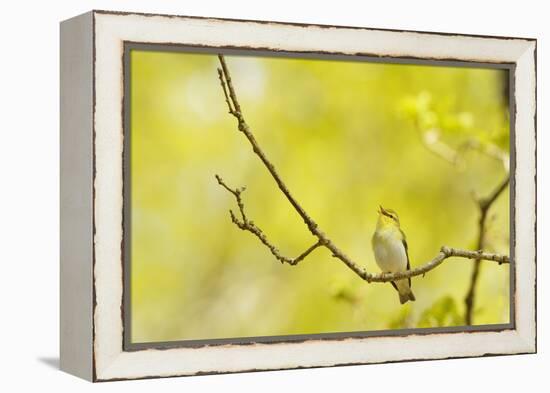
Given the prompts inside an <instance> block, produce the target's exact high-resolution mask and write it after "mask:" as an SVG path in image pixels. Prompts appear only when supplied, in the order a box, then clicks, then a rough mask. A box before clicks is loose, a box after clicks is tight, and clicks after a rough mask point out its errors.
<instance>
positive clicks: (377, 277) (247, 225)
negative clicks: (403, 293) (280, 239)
mask: <svg viewBox="0 0 550 393" xmlns="http://www.w3.org/2000/svg"><path fill="white" fill-rule="evenodd" d="M218 58H219V61H220V64H221V68H219V69H218V76H219V79H220V83H221V85H222V89H223V92H224V96H225V99H226V103H227V106H228V108H229V113H230V114H231V115H233V116H234V117H235V118H236V119H237V123H238V124H237V127H238V129H239V131H240V132H242V133H243V134H244V135H245V136H246V138H247V139H248V141H249V142H250V145H251V146H252V150H253V151H254V153H255V154H256V155H257V156H258V157H259V158H260V160H261V161H262V163H263V164H264V165H265V167H266V168H267V170H268V171H269V173H270V174H271V176H272V177H273V179H274V180H275V182H276V183H277V186H278V187H279V189H280V190H281V192H282V193H283V194H284V195H285V196H286V198H287V200H288V201H289V202H290V204H291V205H292V206H293V207H294V210H296V212H297V213H298V214H299V215H300V217H301V218H302V220H303V221H304V223H305V224H306V226H307V227H308V229H309V231H310V232H311V234H312V235H313V236H315V237H316V238H317V242H316V243H315V244H313V245H312V246H310V247H309V248H308V249H306V250H305V251H304V252H303V253H302V254H300V255H299V256H298V257H296V258H288V257H285V256H283V255H282V254H281V253H280V252H279V250H278V249H277V248H276V247H275V246H274V245H273V244H271V242H269V240H268V239H267V237H266V235H265V234H264V233H263V232H262V231H261V230H260V228H258V227H257V226H256V225H255V224H254V222H253V221H250V220H249V219H248V218H247V216H246V213H245V211H244V203H243V201H242V197H241V194H242V192H243V191H244V188H241V189H232V188H230V187H229V186H227V184H226V183H225V182H224V181H223V179H222V178H221V177H220V176H218V175H216V179H217V181H218V183H219V184H220V185H221V186H222V187H224V188H225V189H226V190H227V191H229V192H230V193H231V194H233V196H234V197H235V199H236V201H237V205H238V206H239V210H240V213H241V218H242V220H239V219H238V218H237V217H236V216H235V214H234V213H233V211H231V210H230V215H231V220H232V221H233V223H235V225H237V226H238V227H239V228H240V229H242V230H245V231H248V232H251V233H252V234H254V235H255V236H256V237H257V238H258V239H259V240H260V241H261V242H262V243H263V244H264V245H265V246H266V247H267V248H268V249H269V250H270V251H271V253H272V254H273V255H274V256H275V258H277V260H279V261H280V262H282V263H288V264H290V265H296V264H298V263H299V262H300V261H302V260H304V259H305V258H306V257H307V256H308V255H309V254H310V253H311V252H312V251H313V250H315V249H317V248H319V247H325V248H327V249H328V250H330V252H331V253H332V256H333V257H335V258H338V259H339V260H341V261H342V262H343V263H344V264H346V266H348V267H349V268H350V269H351V270H352V271H353V272H354V273H355V274H357V275H358V276H359V277H361V278H362V279H363V280H365V281H367V282H389V281H395V280H401V279H405V278H410V277H415V276H419V275H424V274H426V273H427V272H429V271H430V270H432V269H434V268H436V267H437V266H439V265H440V264H441V263H442V262H443V261H444V260H446V259H448V258H450V257H459V258H467V259H484V260H489V261H495V262H498V263H499V264H501V263H509V259H508V257H507V256H505V255H498V254H490V253H486V252H483V251H481V250H480V251H467V250H459V249H454V248H450V247H442V248H441V250H440V252H439V254H438V255H437V256H436V257H435V258H434V259H432V260H431V261H429V262H427V263H425V264H424V265H422V266H420V267H418V268H416V269H413V270H407V271H404V272H398V273H381V274H371V273H368V272H367V270H366V269H365V268H363V267H361V266H360V265H358V264H357V263H355V262H354V261H353V260H351V259H350V258H349V257H348V256H347V255H346V254H344V252H342V251H341V250H340V249H339V248H338V247H337V246H336V245H335V244H334V243H333V242H332V241H331V240H330V239H329V238H328V237H327V236H326V235H325V233H324V232H323V231H321V229H320V228H319V226H318V225H317V223H316V222H315V221H314V220H313V219H312V218H311V217H310V216H309V215H308V214H307V213H306V211H305V210H304V208H303V207H302V206H301V205H300V204H299V203H298V201H297V200H296V199H295V198H294V197H293V196H292V194H291V193H290V191H289V189H288V187H287V186H286V184H285V183H284V182H283V180H282V179H281V177H280V176H279V174H278V172H277V170H276V169H275V166H274V165H273V164H272V163H271V161H269V159H268V158H267V156H266V155H265V153H264V152H263V150H262V149H261V148H260V146H259V144H258V142H257V141H256V138H255V137H254V135H253V134H252V131H251V130H250V128H249V126H248V124H247V123H246V121H245V119H244V116H243V114H242V111H241V107H240V105H239V102H238V100H237V94H236V92H235V88H234V87H233V82H232V80H231V75H230V73H229V70H228V68H227V64H226V63H225V59H224V57H223V56H222V55H219V56H218ZM495 198H496V196H495Z"/></svg>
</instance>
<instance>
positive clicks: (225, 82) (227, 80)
mask: <svg viewBox="0 0 550 393" xmlns="http://www.w3.org/2000/svg"><path fill="white" fill-rule="evenodd" d="M218 58H219V60H220V64H221V67H222V68H221V69H218V74H220V72H221V73H222V75H223V77H221V78H220V81H221V84H222V87H223V89H224V90H225V89H226V88H227V90H228V91H229V97H230V98H231V103H232V104H233V108H235V112H234V113H232V115H233V116H235V118H236V119H237V121H238V128H239V131H241V132H242V133H243V134H244V135H245V136H246V138H247V139H248V141H249V142H250V145H251V146H252V150H253V151H254V153H255V154H256V155H257V156H258V157H259V158H260V160H261V161H262V162H263V164H264V165H265V167H266V168H267V170H268V171H269V173H270V174H271V176H272V177H273V179H274V180H275V182H276V183H277V186H278V187H279V190H281V192H282V193H283V194H284V195H285V196H286V198H287V199H288V201H289V202H290V204H291V205H292V207H294V210H296V212H297V213H298V214H299V215H300V217H301V218H302V220H303V221H304V223H305V224H306V225H307V227H308V229H309V231H310V232H311V233H312V234H313V235H314V236H315V237H317V238H318V239H319V241H320V242H321V243H322V245H323V246H325V247H326V248H328V249H329V250H330V251H331V252H332V255H333V256H334V257H335V258H338V259H340V260H341V261H342V262H344V263H345V264H346V265H347V266H348V267H349V268H350V269H351V270H353V271H354V272H355V273H356V274H364V272H365V269H364V268H362V267H360V266H359V265H358V264H357V263H355V262H354V261H353V260H352V259H351V258H349V257H348V256H347V255H346V254H344V252H343V251H341V250H340V249H339V248H338V247H336V245H335V244H334V243H333V242H332V241H331V240H330V239H329V238H328V237H327V236H326V235H325V234H324V233H323V232H322V231H321V230H320V229H319V227H318V225H317V223H316V222H315V221H313V219H312V218H311V217H310V216H309V215H308V214H307V213H306V211H305V210H304V208H302V206H301V205H300V204H299V203H298V201H297V200H296V199H295V198H294V197H293V196H292V194H291V193H290V191H289V189H288V187H287V186H286V184H285V183H284V182H283V180H282V179H281V177H280V176H279V174H278V173H277V170H276V169H275V166H274V165H273V164H272V163H271V161H269V160H268V158H267V156H266V155H265V153H264V152H263V150H262V149H261V148H260V146H259V145H258V142H257V141H256V138H254V135H253V134H252V132H251V131H250V128H249V126H248V124H246V121H245V120H244V117H243V114H242V112H241V106H240V105H239V101H238V100H237V94H236V93H235V88H234V87H233V83H232V81H231V75H230V73H229V69H228V68H227V64H226V63H225V59H224V57H223V56H222V55H219V56H218Z"/></svg>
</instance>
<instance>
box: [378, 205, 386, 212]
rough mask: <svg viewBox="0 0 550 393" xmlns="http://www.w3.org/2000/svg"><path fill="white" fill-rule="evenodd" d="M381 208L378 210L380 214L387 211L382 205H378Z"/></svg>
mask: <svg viewBox="0 0 550 393" xmlns="http://www.w3.org/2000/svg"><path fill="white" fill-rule="evenodd" d="M378 207H379V208H380V210H378V213H379V214H383V213H384V212H385V210H384V208H383V207H382V205H379V206H378Z"/></svg>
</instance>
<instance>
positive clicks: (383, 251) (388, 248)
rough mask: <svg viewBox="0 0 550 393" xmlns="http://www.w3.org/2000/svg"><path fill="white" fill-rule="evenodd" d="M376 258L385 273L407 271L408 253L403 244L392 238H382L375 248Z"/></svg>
mask: <svg viewBox="0 0 550 393" xmlns="http://www.w3.org/2000/svg"><path fill="white" fill-rule="evenodd" d="M374 257H375V259H376V263H377V264H378V267H380V269H381V270H382V271H383V272H400V271H404V270H407V253H406V251H405V247H404V246H403V243H402V242H401V241H400V240H398V239H395V238H394V237H390V236H384V235H382V236H380V237H379V238H378V241H377V242H376V244H375V246H374Z"/></svg>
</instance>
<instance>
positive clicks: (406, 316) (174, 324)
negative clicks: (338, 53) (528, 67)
mask: <svg viewBox="0 0 550 393" xmlns="http://www.w3.org/2000/svg"><path fill="white" fill-rule="evenodd" d="M227 61H228V66H229V67H230V70H231V72H232V76H233V80H234V84H235V88H236V90H237V94H238V95H239V100H240V103H241V106H242V108H243V112H244V115H245V117H246V119H247V122H248V123H249V125H250V126H251V128H252V130H253V132H254V134H255V135H256V138H257V139H258V141H259V143H260V144H261V145H262V147H263V148H264V150H265V152H266V154H267V155H268V156H269V157H270V159H271V160H272V161H273V163H274V164H275V166H276V167H277V170H278V171H279V173H280V175H281V176H282V177H283V179H285V181H286V182H287V184H288V186H289V187H290V189H291V191H292V192H293V194H294V195H295V196H296V198H297V199H298V200H299V201H300V202H301V203H302V205H303V206H304V208H305V209H306V210H307V211H308V212H309V213H310V215H311V216H312V217H313V218H314V219H315V220H316V221H317V222H318V223H319V225H320V226H321V227H322V228H323V230H324V231H325V232H326V233H327V234H328V236H329V237H330V238H331V239H333V240H334V241H335V242H336V244H338V245H339V246H340V247H341V248H342V249H343V250H345V251H346V253H347V254H348V255H349V256H350V257H352V258H353V259H355V260H357V261H358V262H360V263H362V264H365V265H366V267H367V269H369V270H371V271H378V270H379V269H378V267H377V266H376V264H375V262H374V258H373V254H372V250H371V246H370V238H371V235H372V233H373V231H374V228H375V224H376V218H377V214H376V209H377V207H378V205H379V204H383V205H384V206H385V207H389V208H393V209H395V210H397V211H398V213H399V215H400V218H401V223H402V228H403V230H404V231H405V232H406V234H407V238H408V242H409V253H410V258H411V265H412V266H413V267H414V266H418V265H421V264H423V263H424V262H426V261H428V260H429V259H431V258H432V257H434V256H435V255H436V253H437V251H438V250H439V247H440V246H441V245H443V244H445V245H450V246H453V247H462V248H472V244H475V238H476V236H477V218H478V217H477V208H476V205H475V203H474V202H473V200H472V198H471V190H475V191H476V192H477V193H479V194H480V195H484V194H485V193H487V192H489V191H490V190H492V188H493V187H494V186H495V185H496V184H497V183H498V182H499V181H500V180H501V179H502V177H503V176H504V173H505V169H503V165H502V164H503V161H502V160H495V159H494V158H495V157H494V156H492V155H491V154H489V153H487V152H486V151H485V150H486V147H487V146H491V149H493V147H496V148H497V149H498V151H499V152H504V153H505V154H506V161H507V155H508V150H509V131H508V130H509V119H508V113H507V104H508V103H507V97H506V95H505V91H506V83H507V82H506V81H507V79H506V78H507V73H506V71H502V70H493V69H480V68H453V67H436V66H419V65H396V64H382V63H367V62H363V61H345V62H344V61H332V60H331V61H329V60H310V59H308V60H304V59H292V58H269V57H257V56H255V57H247V56H243V57H233V56H231V57H228V58H227ZM216 67H217V58H216V57H215V56H213V55H204V54H188V53H176V52H155V51H136V50H134V51H132V52H131V135H130V143H131V176H132V179H131V187H132V190H131V206H132V212H131V214H132V216H131V231H132V232H131V234H132V246H131V252H132V254H131V255H132V262H131V263H132V269H131V299H132V310H131V311H132V314H131V315H132V340H133V341H134V342H151V341H170V340H185V339H207V338H222V337H246V336H266V335H286V334H312V333H325V332H346V331H365V330H377V329H393V328H401V327H428V326H454V325H460V324H462V323H463V322H462V320H461V316H462V315H463V313H464V303H463V298H464V296H465V294H466V290H467V288H468V283H469V276H470V272H471V269H472V266H473V265H472V262H471V261H468V260H463V259H455V260H449V261H447V262H445V263H444V264H442V265H441V266H440V267H438V268H437V269H435V270H434V271H432V272H430V273H428V274H427V275H426V277H424V278H423V277H417V278H414V279H413V288H414V292H415V295H416V298H417V301H416V302H414V303H409V304H407V305H405V306H401V305H400V304H399V301H398V297H397V294H396V292H395V290H394V289H393V288H392V287H391V285H390V284H371V285H368V284H366V283H364V282H363V281H361V280H360V279H359V278H358V277H357V276H355V275H354V274H353V273H352V272H351V271H350V270H349V269H347V268H346V266H344V265H343V264H342V263H340V262H339V261H337V260H335V259H334V258H332V257H331V256H330V254H329V253H328V252H326V250H323V249H319V250H316V251H314V253H313V254H312V255H311V256H310V257H308V259H306V260H305V261H303V262H302V263H301V264H300V265H298V266H295V267H292V266H287V265H281V264H280V263H277V262H276V261H275V260H274V258H273V257H272V256H271V254H269V252H268V250H267V249H266V248H265V247H264V246H263V245H261V244H260V243H259V242H258V240H257V239H256V238H254V237H253V236H251V235H250V234H249V233H245V232H243V231H241V230H239V229H238V228H236V227H235V226H234V225H233V224H232V223H231V221H230V219H229V214H228V210H229V209H230V208H235V206H234V199H233V198H232V196H231V195H228V193H227V192H226V191H225V190H223V189H221V188H220V186H219V185H218V184H217V183H216V181H215V179H214V174H216V173H217V174H220V175H221V176H222V177H223V178H224V179H225V180H226V181H227V183H228V184H229V185H231V186H233V187H240V186H247V191H246V192H245V193H244V194H243V195H244V202H245V204H246V207H247V211H248V214H249V216H250V218H251V219H253V220H254V221H255V222H256V223H257V225H258V226H260V227H261V228H262V229H263V230H264V232H265V233H266V234H267V235H268V236H269V238H270V239H271V240H272V241H273V242H274V243H275V244H276V245H277V246H278V247H279V248H280V250H281V251H282V252H283V253H285V254H286V255H288V256H295V255H297V254H298V253H300V252H301V251H303V250H304V249H305V248H306V247H308V246H309V245H311V244H312V243H313V239H312V237H311V235H310V234H309V232H308V230H307V228H306V227H305V226H304V224H303V222H302V221H301V219H300V218H299V217H298V215H297V214H296V213H295V212H294V211H293V209H292V207H291V206H290V205H289V203H288V201H287V200H286V199H285V198H284V196H283V195H282V194H281V193H280V191H279V190H278V189H277V187H276V185H275V183H274V182H273V179H272V178H271V177H270V176H269V174H268V173H267V171H266V169H265V167H264V166H263V165H262V164H261V162H260V161H259V160H258V158H257V157H256V156H255V155H254V154H253V153H252V152H251V150H250V147H249V145H248V143H247V141H246V140H245V138H244V137H243V135H242V134H240V133H239V132H238V131H237V129H236V125H235V121H234V119H233V118H232V117H231V116H230V115H228V114H227V107H226V104H225V102H224V98H223V94H222V91H221V88H220V85H219V81H218V78H217V74H216ZM434 132H435V133H437V134H436V135H435V134H433V133H434ZM430 133H431V134H430ZM426 134H428V139H429V138H431V139H429V140H434V135H435V137H436V140H437V141H439V142H441V143H444V145H445V146H447V147H448V148H449V149H451V150H454V151H459V152H460V156H461V159H462V157H463V161H464V163H465V165H461V166H460V168H457V167H456V165H453V164H451V163H447V162H445V160H443V159H442V158H441V157H439V156H437V155H436V154H430V152H429V149H428V148H427V146H426V144H425V143H424V142H425V141H426ZM430 135H431V136H430ZM472 141H473V142H472ZM466 142H468V144H469V145H475V144H478V145H477V146H478V147H476V148H468V149H463V148H461V146H463V145H464V143H466ZM509 225H510V223H509V197H508V193H504V194H503V195H502V196H501V197H500V198H499V199H498V201H497V202H496V203H495V205H494V207H493V209H492V210H491V222H490V227H489V233H488V242H489V244H490V250H489V251H495V252H501V253H506V254H508V253H509V252H508V249H509ZM508 320H509V271H508V267H506V266H498V265H496V264H492V263H486V264H485V265H484V268H483V271H482V274H481V277H480V282H479V286H478V295H477V308H476V310H475V322H476V323H479V324H492V323H506V322H508Z"/></svg>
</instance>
